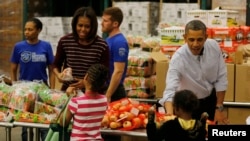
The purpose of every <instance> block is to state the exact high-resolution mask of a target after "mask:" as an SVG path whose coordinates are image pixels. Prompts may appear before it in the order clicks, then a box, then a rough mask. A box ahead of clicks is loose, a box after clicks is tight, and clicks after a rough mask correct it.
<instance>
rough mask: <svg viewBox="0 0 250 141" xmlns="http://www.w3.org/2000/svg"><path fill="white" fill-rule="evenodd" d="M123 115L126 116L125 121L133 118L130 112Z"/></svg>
mask: <svg viewBox="0 0 250 141" xmlns="http://www.w3.org/2000/svg"><path fill="white" fill-rule="evenodd" d="M125 114H126V116H127V118H126V120H132V119H133V118H134V117H135V115H134V114H133V113H130V112H125Z"/></svg>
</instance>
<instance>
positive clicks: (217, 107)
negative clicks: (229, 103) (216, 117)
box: [215, 105, 224, 112]
mask: <svg viewBox="0 0 250 141" xmlns="http://www.w3.org/2000/svg"><path fill="white" fill-rule="evenodd" d="M215 109H216V110H219V111H220V112H222V111H223V110H224V107H223V105H220V106H216V108H215Z"/></svg>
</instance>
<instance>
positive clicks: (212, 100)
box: [193, 88, 217, 121]
mask: <svg viewBox="0 0 250 141" xmlns="http://www.w3.org/2000/svg"><path fill="white" fill-rule="evenodd" d="M216 102H217V97H216V90H215V88H214V89H213V90H212V92H211V94H210V95H209V96H208V97H206V98H203V99H199V104H200V106H199V108H198V109H197V111H196V112H194V114H193V118H195V119H198V120H199V119H200V117H201V114H202V113H203V112H207V113H208V115H209V117H208V119H209V120H212V121H213V120H214V115H215V107H216Z"/></svg>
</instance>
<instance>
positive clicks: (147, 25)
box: [113, 2, 160, 36]
mask: <svg viewBox="0 0 250 141" xmlns="http://www.w3.org/2000/svg"><path fill="white" fill-rule="evenodd" d="M113 6H116V7H119V8H121V9H122V11H123V14H124V18H123V23H122V25H121V30H122V32H123V33H124V34H125V35H144V36H147V35H150V36H151V35H157V30H156V29H157V26H158V24H159V12H160V11H159V2H114V4H113Z"/></svg>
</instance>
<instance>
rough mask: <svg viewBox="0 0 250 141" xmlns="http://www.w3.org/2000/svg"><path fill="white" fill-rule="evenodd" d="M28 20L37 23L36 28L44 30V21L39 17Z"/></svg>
mask: <svg viewBox="0 0 250 141" xmlns="http://www.w3.org/2000/svg"><path fill="white" fill-rule="evenodd" d="M27 22H33V23H34V24H35V27H36V29H40V30H41V31H42V29H43V23H42V22H41V21H40V20H39V19H38V18H31V19H29V20H27ZM27 22H26V23H27Z"/></svg>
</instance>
